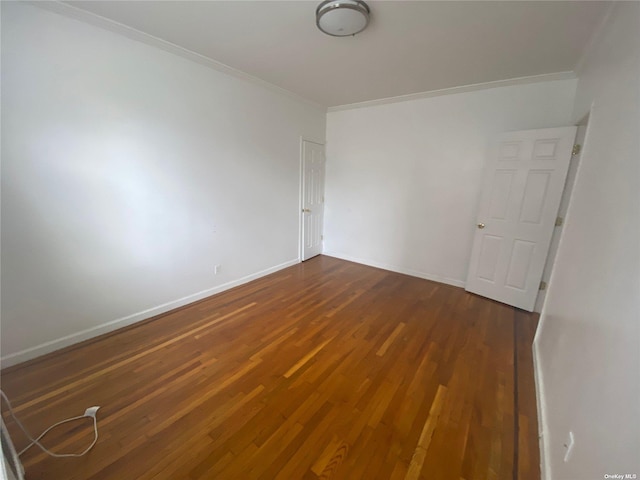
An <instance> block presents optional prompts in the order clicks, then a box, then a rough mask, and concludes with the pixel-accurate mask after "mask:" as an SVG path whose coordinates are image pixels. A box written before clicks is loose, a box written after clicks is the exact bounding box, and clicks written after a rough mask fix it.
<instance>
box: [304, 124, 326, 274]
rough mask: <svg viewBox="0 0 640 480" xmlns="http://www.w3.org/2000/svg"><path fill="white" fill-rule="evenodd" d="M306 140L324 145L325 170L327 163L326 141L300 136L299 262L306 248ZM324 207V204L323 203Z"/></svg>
mask: <svg viewBox="0 0 640 480" xmlns="http://www.w3.org/2000/svg"><path fill="white" fill-rule="evenodd" d="M304 142H310V143H315V144H316V145H322V147H324V153H325V171H326V165H327V160H326V159H327V143H326V141H321V140H318V139H317V138H311V137H306V136H303V135H301V136H300V161H299V164H298V169H299V172H298V263H302V251H303V249H304V232H303V229H304V218H303V213H302V208H303V202H304V197H303V193H304ZM323 208H324V205H323Z"/></svg>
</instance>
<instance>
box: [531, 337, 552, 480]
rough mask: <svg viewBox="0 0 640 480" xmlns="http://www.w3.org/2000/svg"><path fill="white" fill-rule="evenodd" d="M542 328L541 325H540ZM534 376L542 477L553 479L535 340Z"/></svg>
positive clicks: (542, 478) (547, 479) (542, 479)
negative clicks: (550, 469) (546, 441)
mask: <svg viewBox="0 0 640 480" xmlns="http://www.w3.org/2000/svg"><path fill="white" fill-rule="evenodd" d="M538 330H540V325H538ZM533 378H534V381H535V384H536V405H537V408H538V438H539V441H538V444H539V447H540V479H541V480H551V474H550V473H549V458H548V457H547V448H546V445H545V440H546V438H547V434H548V433H547V432H548V429H547V414H546V408H545V405H546V398H545V395H544V382H543V380H542V371H541V370H540V364H539V363H538V343H537V342H536V341H535V339H534V341H533Z"/></svg>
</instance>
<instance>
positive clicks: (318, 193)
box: [302, 140, 325, 261]
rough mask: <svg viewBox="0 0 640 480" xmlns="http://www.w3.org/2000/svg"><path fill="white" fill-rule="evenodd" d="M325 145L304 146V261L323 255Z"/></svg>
mask: <svg viewBox="0 0 640 480" xmlns="http://www.w3.org/2000/svg"><path fill="white" fill-rule="evenodd" d="M324 163H325V158H324V145H320V144H317V143H313V142H308V141H306V140H305V141H304V142H303V144H302V260H303V261H304V260H308V259H309V258H311V257H315V256H316V255H319V254H320V253H322V223H323V219H324Z"/></svg>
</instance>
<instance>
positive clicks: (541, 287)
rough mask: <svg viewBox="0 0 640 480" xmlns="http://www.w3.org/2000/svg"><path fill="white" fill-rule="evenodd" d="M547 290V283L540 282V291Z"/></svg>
mask: <svg viewBox="0 0 640 480" xmlns="http://www.w3.org/2000/svg"><path fill="white" fill-rule="evenodd" d="M546 289H547V282H540V288H539V289H538V290H546Z"/></svg>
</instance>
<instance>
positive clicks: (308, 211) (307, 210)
mask: <svg viewBox="0 0 640 480" xmlns="http://www.w3.org/2000/svg"><path fill="white" fill-rule="evenodd" d="M302 211H303V212H304V213H311V209H310V208H303V209H302Z"/></svg>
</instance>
